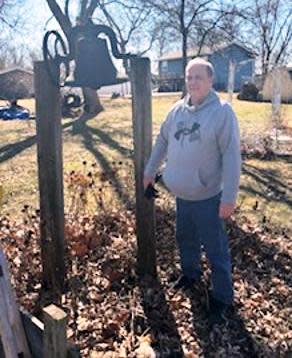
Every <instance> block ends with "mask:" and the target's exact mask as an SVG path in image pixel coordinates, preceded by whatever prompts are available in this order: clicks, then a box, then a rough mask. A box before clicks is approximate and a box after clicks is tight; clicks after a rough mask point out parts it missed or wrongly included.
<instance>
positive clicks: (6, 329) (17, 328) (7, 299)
mask: <svg viewBox="0 0 292 358" xmlns="http://www.w3.org/2000/svg"><path fill="white" fill-rule="evenodd" d="M0 336H1V337H2V343H3V347H4V351H5V354H6V358H15V357H17V356H18V354H19V355H22V356H23V357H24V358H30V357H31V354H30V350H29V347H28V343H27V340H26V336H25V331H24V328H23V324H22V320H21V317H20V312H19V310H18V307H17V304H16V296H15V294H14V290H13V289H12V287H11V284H10V277H9V269H8V264H7V260H6V258H5V255H4V253H3V251H2V249H1V247H0Z"/></svg>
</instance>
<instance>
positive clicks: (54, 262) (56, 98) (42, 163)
mask: <svg viewBox="0 0 292 358" xmlns="http://www.w3.org/2000/svg"><path fill="white" fill-rule="evenodd" d="M34 75H35V77H34V81H35V97H36V124H37V126H36V127H37V151H38V173H39V191H40V216H41V217H40V220H41V223H40V231H41V256H42V266H43V279H42V290H43V293H45V295H46V296H45V297H46V299H45V301H49V302H54V303H59V302H60V300H61V290H62V287H63V286H64V276H65V263H64V197H63V160H62V125H61V105H60V89H59V88H58V87H57V86H55V85H54V84H53V83H52V81H51V78H50V76H49V74H48V73H47V71H46V66H45V63H44V62H41V61H40V62H35V63H34ZM56 76H57V78H59V75H58V73H56ZM49 302H47V303H49Z"/></svg>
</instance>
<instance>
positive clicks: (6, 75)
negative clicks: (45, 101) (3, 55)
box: [0, 67, 34, 100]
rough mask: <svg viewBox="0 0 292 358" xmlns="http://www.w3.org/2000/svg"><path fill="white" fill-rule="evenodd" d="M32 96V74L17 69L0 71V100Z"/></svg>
mask: <svg viewBox="0 0 292 358" xmlns="http://www.w3.org/2000/svg"><path fill="white" fill-rule="evenodd" d="M33 95H34V84H33V72H31V71H28V70H25V69H22V68H18V67H16V68H10V69H5V70H2V71H0V98H1V99H8V100H13V99H19V98H29V97H33Z"/></svg>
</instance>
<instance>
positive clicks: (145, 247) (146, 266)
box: [130, 58, 156, 276]
mask: <svg viewBox="0 0 292 358" xmlns="http://www.w3.org/2000/svg"><path fill="white" fill-rule="evenodd" d="M130 73H131V86H132V111H133V131H134V161H135V184H136V230H137V240H138V259H137V264H138V273H139V274H141V275H146V274H147V275H151V276H156V242H155V218H154V200H153V199H152V200H148V199H146V198H145V197H144V188H143V174H144V168H145V165H146V163H147V160H148V159H149V156H150V153H151V147H152V106H151V99H152V98H151V72H150V60H149V59H148V58H133V59H131V70H130Z"/></svg>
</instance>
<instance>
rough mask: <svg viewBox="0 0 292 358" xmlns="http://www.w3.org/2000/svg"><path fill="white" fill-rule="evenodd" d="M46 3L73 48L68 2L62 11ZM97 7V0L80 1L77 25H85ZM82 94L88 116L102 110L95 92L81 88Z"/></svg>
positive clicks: (52, 0)
mask: <svg viewBox="0 0 292 358" xmlns="http://www.w3.org/2000/svg"><path fill="white" fill-rule="evenodd" d="M47 3H48V5H49V8H50V10H51V11H52V13H53V15H54V16H55V18H56V20H57V21H58V23H59V24H60V27H61V29H62V31H63V32H64V34H65V36H66V38H67V40H68V43H69V46H70V48H71V49H72V46H74V44H72V41H71V36H70V35H71V31H72V28H73V26H74V24H73V21H72V20H71V19H70V15H69V10H70V0H65V4H64V9H63V10H62V9H61V7H60V5H59V4H58V2H57V1H56V0H47ZM97 5H98V1H97V0H90V1H89V0H80V7H79V16H78V19H77V20H78V23H79V24H86V23H87V22H88V21H89V20H90V19H91V17H92V15H93V13H94V11H95V10H96V8H97ZM82 92H83V96H84V100H85V108H86V111H87V112H88V113H89V114H90V115H96V114H97V113H99V112H100V111H102V110H103V107H102V105H101V103H100V100H99V97H98V95H97V92H96V90H94V89H91V88H88V87H83V88H82Z"/></svg>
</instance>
